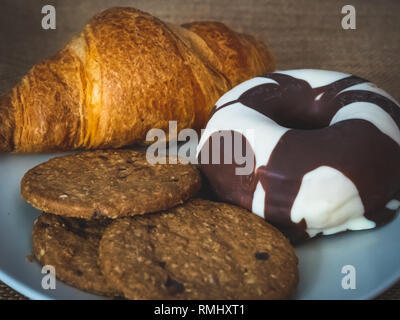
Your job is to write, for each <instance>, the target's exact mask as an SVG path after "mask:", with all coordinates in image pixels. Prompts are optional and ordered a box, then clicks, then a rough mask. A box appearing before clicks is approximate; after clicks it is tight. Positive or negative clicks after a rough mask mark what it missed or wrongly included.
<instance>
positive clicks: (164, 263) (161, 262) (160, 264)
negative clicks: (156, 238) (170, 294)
mask: <svg viewBox="0 0 400 320" xmlns="http://www.w3.org/2000/svg"><path fill="white" fill-rule="evenodd" d="M166 264H167V263H166V262H165V261H159V262H158V265H159V266H160V267H161V268H163V269H164V268H165V265H166ZM167 281H168V280H167Z"/></svg>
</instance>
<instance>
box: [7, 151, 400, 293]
mask: <svg viewBox="0 0 400 320" xmlns="http://www.w3.org/2000/svg"><path fill="white" fill-rule="evenodd" d="M58 155H60V154H58ZM54 156H56V155H54V154H53V155H0V280H1V281H3V282H5V283H6V284H7V285H9V286H10V287H12V288H13V289H15V290H16V291H18V292H20V293H21V294H23V295H25V296H27V297H28V298H32V299H102V298H101V297H98V296H95V295H91V294H87V293H84V292H82V291H79V290H76V289H74V288H72V287H69V286H67V285H65V284H63V283H62V282H59V281H58V282H57V285H56V289H55V290H44V289H42V287H41V281H42V277H43V276H44V275H43V274H42V273H41V267H40V266H39V264H37V263H36V262H29V261H28V260H27V258H26V256H27V255H29V254H31V252H32V247H31V246H32V245H31V230H32V225H33V221H34V219H35V218H36V217H37V216H38V214H40V212H39V211H37V210H35V209H33V208H32V207H31V206H30V205H28V204H27V203H25V202H24V201H23V200H22V199H21V197H20V180H21V178H22V176H23V175H24V173H25V172H26V171H27V170H28V169H30V168H32V167H33V166H35V165H37V164H39V163H41V162H43V161H46V160H47V159H49V158H51V157H54ZM295 249H296V253H297V255H298V257H299V261H300V264H299V268H300V284H299V287H298V290H297V294H296V296H295V298H296V299H370V298H373V297H375V296H376V295H378V294H379V293H381V292H382V291H384V290H385V289H387V288H388V287H389V286H390V285H392V284H393V283H395V282H396V281H397V280H399V279H400V254H399V252H400V216H399V215H397V217H396V219H395V220H394V221H392V222H391V223H390V224H388V225H386V226H384V227H381V228H379V229H375V230H368V231H357V232H346V233H343V234H338V235H333V236H329V237H323V238H319V239H313V240H310V241H309V242H306V243H304V244H303V245H301V246H298V247H296V248H295ZM346 265H352V266H353V267H354V268H355V271H356V278H355V279H356V289H347V290H345V289H343V288H342V278H343V277H345V276H346V275H345V274H342V273H341V271H342V268H343V266H346Z"/></svg>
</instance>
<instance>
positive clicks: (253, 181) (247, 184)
mask: <svg viewBox="0 0 400 320" xmlns="http://www.w3.org/2000/svg"><path fill="white" fill-rule="evenodd" d="M224 135H231V137H232V139H230V140H231V143H232V144H231V147H232V149H231V150H232V163H231V164H225V163H223V161H221V163H220V164H211V159H212V158H213V152H212V147H211V146H212V141H213V140H215V139H219V141H220V148H219V150H218V151H219V156H220V159H221V160H222V159H224V149H225V141H224V139H223V136H224ZM234 135H235V136H236V137H235V136H234ZM234 139H237V140H236V141H241V143H242V151H243V153H242V154H244V151H246V150H247V152H248V155H249V154H250V155H249V158H252V159H253V163H252V166H253V168H255V162H256V158H255V155H254V151H253V149H252V147H251V145H250V143H249V142H248V141H247V139H246V138H245V137H244V136H243V135H242V134H240V133H238V132H236V131H219V132H215V133H213V134H212V135H211V136H210V138H209V139H208V140H207V142H206V143H205V144H204V146H203V148H202V149H201V152H200V154H199V163H201V165H200V167H201V169H202V171H203V173H204V175H205V176H206V177H207V180H208V182H209V185H210V186H211V188H212V190H213V192H215V194H216V195H217V197H218V198H219V199H221V200H223V201H226V202H230V203H234V204H237V205H239V206H241V207H244V208H247V209H250V210H251V206H252V202H253V194H254V190H255V189H256V186H257V183H258V179H257V177H256V176H255V172H254V170H253V172H252V173H251V174H249V175H236V174H235V170H236V168H240V167H241V166H243V165H239V164H238V163H236V162H235V159H234V157H233V154H234V152H235V145H234V141H235V140H234ZM239 139H240V140H239ZM207 154H208V157H207V159H206V158H205V157H206V155H207ZM206 162H207V163H208V164H205V163H206ZM216 173H218V174H216Z"/></svg>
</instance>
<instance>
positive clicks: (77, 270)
mask: <svg viewBox="0 0 400 320" xmlns="http://www.w3.org/2000/svg"><path fill="white" fill-rule="evenodd" d="M75 273H76V275H78V276H79V277H81V276H82V275H83V272H82V271H81V270H79V269H76V270H75Z"/></svg>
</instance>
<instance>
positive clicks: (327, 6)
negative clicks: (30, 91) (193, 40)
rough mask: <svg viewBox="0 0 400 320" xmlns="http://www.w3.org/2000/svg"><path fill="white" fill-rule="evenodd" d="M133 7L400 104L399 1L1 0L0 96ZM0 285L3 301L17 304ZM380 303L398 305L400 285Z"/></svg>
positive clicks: (286, 66) (281, 64)
mask: <svg viewBox="0 0 400 320" xmlns="http://www.w3.org/2000/svg"><path fill="white" fill-rule="evenodd" d="M45 4H53V5H54V6H55V7H56V9H57V29H56V30H48V31H45V30H43V29H41V19H42V14H41V8H42V6H43V5H45ZM345 4H352V5H353V6H354V7H355V8H356V13H357V29H356V30H343V29H342V27H341V19H342V17H343V15H342V14H341V8H342V6H343V5H345ZM115 5H118V6H134V7H137V8H139V9H142V10H144V11H148V12H150V13H152V14H153V15H156V16H158V17H159V18H161V19H164V20H166V21H169V22H175V23H183V22H189V21H194V20H219V21H222V22H224V23H226V24H227V25H229V26H230V27H232V28H234V29H236V30H238V31H242V32H247V33H251V34H253V35H255V36H257V37H258V38H260V39H262V40H264V41H265V42H267V43H268V44H269V45H270V47H271V49H272V50H273V52H274V53H275V55H276V57H277V61H278V68H279V69H293V68H321V69H332V70H337V71H343V72H348V73H354V74H357V75H359V76H361V77H365V78H367V79H370V80H372V81H374V82H375V83H377V84H378V85H379V86H381V87H382V88H384V89H386V90H387V91H388V92H389V93H390V94H391V95H393V96H394V97H395V98H396V99H397V100H400V90H399V84H400V73H399V71H400V59H399V56H400V55H399V49H400V17H399V14H400V1H398V0H391V1H390V0H368V1H367V0H350V1H349V0H346V1H342V0H324V1H322V0H319V1H317V0H187V1H184V0H168V1H160V0H158V1H157V0H97V1H93V0H91V1H89V0H68V1H65V0H64V1H56V0H37V1H35V0H24V1H22V0H2V1H1V2H0V93H3V92H4V91H6V90H8V89H9V88H11V87H12V86H13V85H14V84H15V83H16V82H17V81H18V80H19V79H20V77H21V76H23V75H24V74H25V73H26V72H27V71H28V70H29V68H30V67H31V66H32V65H33V64H35V63H36V62H38V61H39V60H41V59H43V58H45V57H47V56H49V55H51V54H53V53H54V52H55V51H56V50H57V49H59V48H61V47H62V46H63V45H64V44H65V43H66V42H67V41H68V39H70V37H71V35H73V34H74V33H76V32H78V31H80V30H81V28H82V27H83V25H84V23H85V21H86V20H87V19H88V18H89V17H90V16H91V15H93V14H94V13H95V12H97V11H99V10H101V9H104V8H107V7H111V6H115ZM10 292H11V291H10V290H9V289H7V287H5V286H4V285H2V284H0V298H2V297H3V298H16V297H18V295H15V293H10ZM383 298H387V299H390V298H397V299H398V298H400V285H397V286H396V287H395V288H393V289H392V290H391V291H388V292H387V294H386V295H384V296H383Z"/></svg>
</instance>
